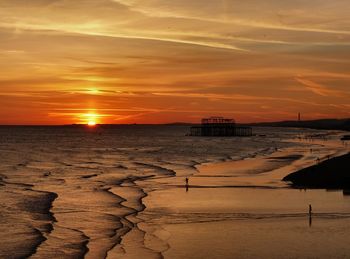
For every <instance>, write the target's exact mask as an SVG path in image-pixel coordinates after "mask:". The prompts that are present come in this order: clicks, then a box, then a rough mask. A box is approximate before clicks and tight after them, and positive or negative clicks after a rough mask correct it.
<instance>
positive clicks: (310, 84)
mask: <svg viewBox="0 0 350 259" xmlns="http://www.w3.org/2000/svg"><path fill="white" fill-rule="evenodd" d="M295 80H296V81H297V82H299V83H300V84H302V85H303V86H305V87H306V89H308V90H309V91H311V92H313V93H314V94H317V95H321V96H336V97H340V96H342V95H344V93H343V92H341V91H339V90H334V89H331V88H329V87H327V86H325V85H322V84H319V83H316V82H314V81H311V80H308V79H305V78H301V77H296V78H295Z"/></svg>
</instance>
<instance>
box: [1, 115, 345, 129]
mask: <svg viewBox="0 0 350 259" xmlns="http://www.w3.org/2000/svg"><path fill="white" fill-rule="evenodd" d="M196 125H200V124H198V123H190V122H173V123H156V124H152V123H140V124H138V123H129V124H97V126H104V127H113V126H196ZM237 125H238V126H251V127H282V128H309V129H319V130H344V131H350V118H347V119H320V120H305V121H276V122H256V123H237ZM82 126H86V125H85V124H64V125H44V124H43V125H0V127H82Z"/></svg>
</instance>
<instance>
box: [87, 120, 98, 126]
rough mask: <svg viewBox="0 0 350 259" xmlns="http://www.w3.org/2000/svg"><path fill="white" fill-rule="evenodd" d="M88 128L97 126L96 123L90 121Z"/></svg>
mask: <svg viewBox="0 0 350 259" xmlns="http://www.w3.org/2000/svg"><path fill="white" fill-rule="evenodd" d="M88 126H90V127H93V126H96V122H95V121H89V122H88Z"/></svg>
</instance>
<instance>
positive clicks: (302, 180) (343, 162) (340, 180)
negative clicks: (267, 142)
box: [283, 153, 350, 189]
mask: <svg viewBox="0 0 350 259" xmlns="http://www.w3.org/2000/svg"><path fill="white" fill-rule="evenodd" d="M283 181H289V182H291V183H292V186H293V187H297V188H325V189H349V187H350V153H348V154H346V155H343V156H339V157H334V158H331V159H328V160H325V161H323V162H320V163H319V164H316V165H313V166H310V167H308V168H305V169H302V170H300V171H298V172H295V173H291V174H289V175H287V176H286V177H284V178H283Z"/></svg>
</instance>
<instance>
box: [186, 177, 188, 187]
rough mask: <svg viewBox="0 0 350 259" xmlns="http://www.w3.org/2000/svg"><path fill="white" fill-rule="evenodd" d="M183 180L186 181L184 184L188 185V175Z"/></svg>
mask: <svg viewBox="0 0 350 259" xmlns="http://www.w3.org/2000/svg"><path fill="white" fill-rule="evenodd" d="M185 181H186V186H188V177H186V180H185Z"/></svg>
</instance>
